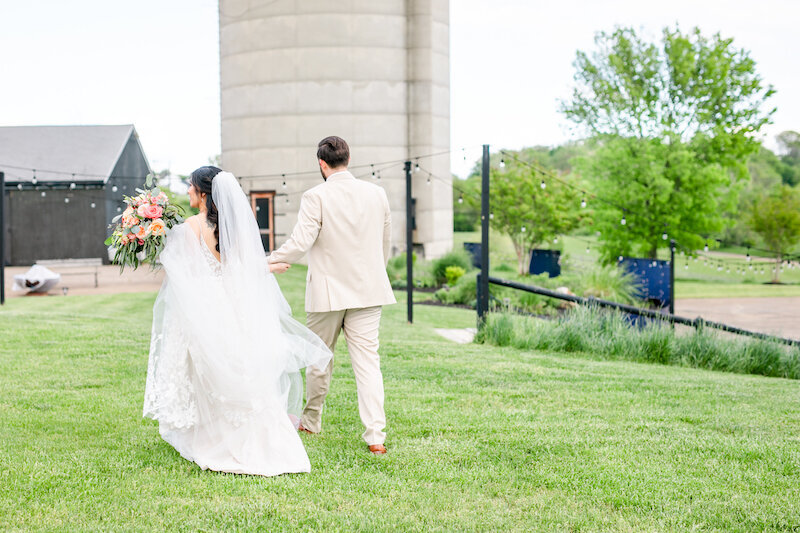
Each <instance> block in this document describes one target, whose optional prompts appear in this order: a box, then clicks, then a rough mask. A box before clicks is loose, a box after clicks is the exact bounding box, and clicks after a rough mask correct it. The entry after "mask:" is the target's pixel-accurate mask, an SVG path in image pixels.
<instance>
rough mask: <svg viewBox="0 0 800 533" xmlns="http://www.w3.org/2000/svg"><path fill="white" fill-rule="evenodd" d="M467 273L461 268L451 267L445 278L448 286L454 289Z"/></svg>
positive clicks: (446, 270)
mask: <svg viewBox="0 0 800 533" xmlns="http://www.w3.org/2000/svg"><path fill="white" fill-rule="evenodd" d="M466 273H467V271H466V270H464V269H463V268H461V267H460V266H449V267H447V268H446V269H445V271H444V276H445V277H446V278H447V284H448V285H450V286H451V287H452V286H453V285H455V284H456V282H457V281H458V280H459V278H461V276H463V275H464V274H466Z"/></svg>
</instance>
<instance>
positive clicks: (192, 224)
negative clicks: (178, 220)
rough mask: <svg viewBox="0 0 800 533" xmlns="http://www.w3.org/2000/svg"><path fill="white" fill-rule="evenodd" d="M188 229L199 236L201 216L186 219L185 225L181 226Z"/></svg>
mask: <svg viewBox="0 0 800 533" xmlns="http://www.w3.org/2000/svg"><path fill="white" fill-rule="evenodd" d="M180 225H181V226H184V227H186V228H188V229H191V230H192V231H193V232H195V233H197V234H199V233H200V215H192V216H190V217H188V218H186V219H184V221H183V223H182V224H180Z"/></svg>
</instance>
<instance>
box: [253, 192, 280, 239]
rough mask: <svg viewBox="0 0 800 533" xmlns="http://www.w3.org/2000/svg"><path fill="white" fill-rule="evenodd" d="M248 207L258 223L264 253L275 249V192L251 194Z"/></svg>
mask: <svg viewBox="0 0 800 533" xmlns="http://www.w3.org/2000/svg"><path fill="white" fill-rule="evenodd" d="M250 206H251V207H252V208H253V214H254V215H255V217H256V222H257V223H258V232H259V233H260V234H261V243H262V244H263V245H264V251H266V252H271V251H272V250H274V249H275V191H268V192H251V193H250Z"/></svg>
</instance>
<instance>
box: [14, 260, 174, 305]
mask: <svg viewBox="0 0 800 533" xmlns="http://www.w3.org/2000/svg"><path fill="white" fill-rule="evenodd" d="M29 268H30V267H6V283H5V286H6V298H19V297H23V296H25V294H26V293H25V292H16V291H12V290H11V287H12V285H13V284H14V275H15V274H23V273H25V272H27V271H28V269H29ZM99 268H100V270H99V273H98V276H97V284H98V287H97V288H95V286H94V274H89V273H87V274H70V275H68V276H61V282H60V283H59V284H58V285H56V287H55V288H54V289H52V290H51V291H50V294H51V295H59V296H60V295H62V294H64V290H63V289H65V288H66V289H67V296H71V295H75V294H116V293H120V292H147V291H157V290H158V289H159V287H161V282H162V281H163V279H164V272H163V271H161V270H158V271H155V272H152V271H151V270H150V267H148V266H144V267H142V268H139V269H138V270H136V271H133V270H128V269H126V270H125V272H123V273H122V274H120V272H119V267H118V266H114V265H104V266H101V267H99ZM51 270H53V271H54V272H57V273H61V272H59V270H58V269H57V268H52V269H51ZM64 272H78V270H77V269H65V270H64ZM87 272H88V271H87Z"/></svg>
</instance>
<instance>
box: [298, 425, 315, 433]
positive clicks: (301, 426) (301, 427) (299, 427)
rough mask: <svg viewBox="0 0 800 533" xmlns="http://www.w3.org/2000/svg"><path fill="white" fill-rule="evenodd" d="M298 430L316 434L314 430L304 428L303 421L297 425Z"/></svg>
mask: <svg viewBox="0 0 800 533" xmlns="http://www.w3.org/2000/svg"><path fill="white" fill-rule="evenodd" d="M297 431H303V432H305V433H308V434H309V435H313V434H314V432H313V431H311V430H310V429H306V428H304V427H303V424H302V423H301V424H300V425H299V426H297Z"/></svg>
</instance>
